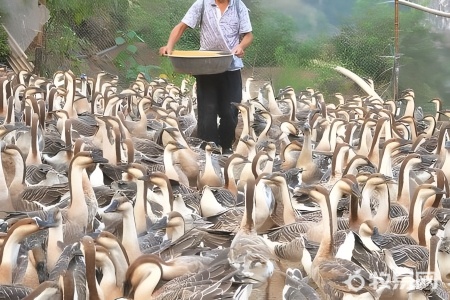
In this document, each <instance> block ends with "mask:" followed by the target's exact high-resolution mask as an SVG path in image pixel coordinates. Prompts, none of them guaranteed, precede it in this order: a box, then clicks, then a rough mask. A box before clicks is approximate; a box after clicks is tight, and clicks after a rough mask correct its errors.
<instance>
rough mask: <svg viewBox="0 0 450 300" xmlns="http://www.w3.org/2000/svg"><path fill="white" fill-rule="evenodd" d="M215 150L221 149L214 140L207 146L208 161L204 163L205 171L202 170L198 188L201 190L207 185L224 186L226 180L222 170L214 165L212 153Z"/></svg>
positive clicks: (206, 155)
mask: <svg viewBox="0 0 450 300" xmlns="http://www.w3.org/2000/svg"><path fill="white" fill-rule="evenodd" d="M214 151H219V148H218V147H217V146H216V145H215V143H213V142H209V143H207V144H206V146H205V158H206V162H205V164H204V170H203V172H200V174H199V178H198V183H197V189H198V190H201V189H203V187H204V186H205V185H207V186H210V187H223V184H224V182H223V181H224V180H223V178H222V174H221V173H220V170H217V168H215V167H214V164H213V157H212V153H213V152H214Z"/></svg>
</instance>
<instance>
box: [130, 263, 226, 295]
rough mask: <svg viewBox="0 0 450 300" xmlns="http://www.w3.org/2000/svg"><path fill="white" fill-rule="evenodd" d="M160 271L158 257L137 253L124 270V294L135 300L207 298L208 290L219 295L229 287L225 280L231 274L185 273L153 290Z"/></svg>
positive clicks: (162, 273) (160, 276) (161, 274)
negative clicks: (132, 262) (137, 255)
mask: <svg viewBox="0 0 450 300" xmlns="http://www.w3.org/2000/svg"><path fill="white" fill-rule="evenodd" d="M219 268H220V267H219ZM216 269H217V268H216ZM164 274H165V273H164V271H163V266H162V265H161V260H160V259H157V258H156V257H155V256H153V255H143V256H141V257H140V258H139V259H138V260H136V261H135V263H134V264H132V265H130V267H129V268H128V270H127V274H126V281H125V284H124V295H125V296H126V297H131V298H132V299H136V300H143V299H184V298H185V297H193V298H195V297H201V296H203V297H207V296H208V295H209V294H210V293H212V294H214V295H215V296H220V295H222V294H224V293H225V292H226V291H227V290H228V289H229V287H230V283H229V282H228V280H229V279H230V277H231V276H232V274H233V273H231V274H230V275H227V276H224V277H222V278H221V279H216V278H214V277H216V275H215V273H214V272H213V271H209V270H204V271H202V272H199V273H197V274H191V273H189V274H185V275H183V276H181V277H179V278H176V279H174V280H173V281H169V282H168V283H166V284H165V285H163V286H162V287H160V288H159V289H157V290H156V287H157V284H158V283H159V281H160V280H161V278H162V277H163V276H164ZM183 295H189V296H183Z"/></svg>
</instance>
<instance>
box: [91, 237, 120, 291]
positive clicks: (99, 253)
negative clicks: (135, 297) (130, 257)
mask: <svg viewBox="0 0 450 300" xmlns="http://www.w3.org/2000/svg"><path fill="white" fill-rule="evenodd" d="M95 266H96V267H97V268H98V269H99V270H100V271H101V274H102V279H101V281H100V283H99V286H100V289H101V290H102V293H103V295H104V299H105V300H113V299H117V298H119V297H120V296H122V295H123V291H122V288H121V287H122V284H121V283H118V282H117V280H116V276H115V274H116V268H115V265H114V262H113V259H112V258H111V254H110V253H109V252H108V250H107V249H106V248H105V247H103V246H100V245H95Z"/></svg>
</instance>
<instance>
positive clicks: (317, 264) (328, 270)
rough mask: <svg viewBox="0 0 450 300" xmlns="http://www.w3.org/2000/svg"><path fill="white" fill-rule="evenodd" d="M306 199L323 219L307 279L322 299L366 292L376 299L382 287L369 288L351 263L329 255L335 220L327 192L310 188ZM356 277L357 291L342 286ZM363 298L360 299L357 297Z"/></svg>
mask: <svg viewBox="0 0 450 300" xmlns="http://www.w3.org/2000/svg"><path fill="white" fill-rule="evenodd" d="M303 191H304V192H306V193H308V194H309V195H310V197H311V198H312V199H313V200H314V201H317V203H318V204H319V205H320V207H321V210H322V216H323V223H322V224H323V229H324V230H323V237H322V240H321V242H320V246H319V250H318V252H317V255H316V256H315V258H314V260H313V262H312V266H311V278H312V279H313V280H314V282H315V283H316V284H317V286H318V287H319V289H320V291H321V293H322V295H323V297H324V298H323V299H336V297H339V298H340V297H345V296H346V295H348V294H351V295H353V296H354V297H356V296H357V295H358V296H359V297H363V296H365V297H367V295H364V294H366V293H369V294H370V295H372V297H373V298H375V299H378V298H379V297H380V295H381V293H382V290H383V289H384V287H382V288H380V289H381V290H379V291H377V290H375V289H374V288H373V287H372V286H371V285H370V282H371V275H370V274H369V273H368V272H367V271H366V270H364V269H362V268H361V267H360V266H358V265H357V264H355V263H354V262H352V261H350V260H346V259H342V258H336V257H334V255H333V254H332V251H333V249H332V248H333V245H334V243H333V239H334V233H335V231H336V229H335V228H336V227H337V224H336V220H335V219H333V217H332V215H333V213H332V211H334V210H335V209H336V207H332V205H331V204H330V199H329V196H328V191H327V190H326V189H325V188H323V187H321V186H319V185H314V186H311V187H309V188H305V189H303ZM353 274H359V275H360V276H361V278H363V284H361V285H360V286H359V288H358V289H357V291H355V289H354V288H353V287H352V285H350V284H346V282H347V281H346V280H348V278H349V276H353ZM361 299H363V298H361Z"/></svg>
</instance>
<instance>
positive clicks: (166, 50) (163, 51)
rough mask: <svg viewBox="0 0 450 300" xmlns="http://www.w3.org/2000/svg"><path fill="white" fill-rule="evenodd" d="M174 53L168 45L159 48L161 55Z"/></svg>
mask: <svg viewBox="0 0 450 300" xmlns="http://www.w3.org/2000/svg"><path fill="white" fill-rule="evenodd" d="M171 53H172V49H170V48H169V47H167V46H163V47H161V48H159V55H167V54H171Z"/></svg>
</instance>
